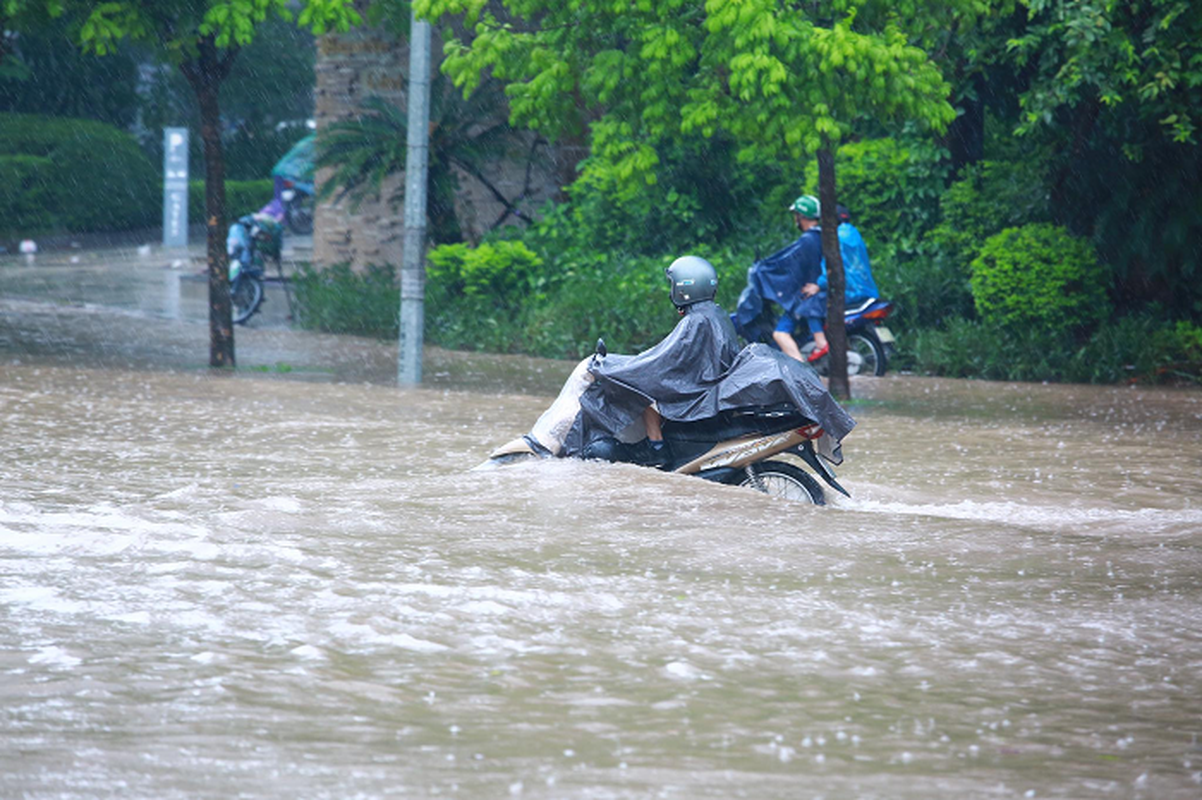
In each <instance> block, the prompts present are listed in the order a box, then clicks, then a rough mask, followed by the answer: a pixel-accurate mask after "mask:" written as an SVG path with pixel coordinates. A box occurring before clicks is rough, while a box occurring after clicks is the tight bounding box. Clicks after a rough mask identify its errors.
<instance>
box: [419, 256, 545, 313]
mask: <svg viewBox="0 0 1202 800" xmlns="http://www.w3.org/2000/svg"><path fill="white" fill-rule="evenodd" d="M427 261H428V266H427V268H426V277H427V279H428V280H429V282H430V283H431V284H433V285H434V286H435V287H436V289H437V290H439V291H444V292H449V293H452V294H456V293H462V294H464V295H467V296H469V297H471V296H481V297H487V298H490V299H492V300H493V301H494V302H496V303H497V304H498V305H502V306H519V305H521V304H522V303H524V302H526V301H529V300H537V299H538V298H537V296H538V293H539V292H540V291H541V290H542V289H544V288H545V287H546V284H547V276H546V275H544V274H543V273H542V271H541V269H540V267H542V265H543V260H542V259H541V258H539V257H538V255H536V254H535V253H534V252H533V251H532V250H531V249H530V248H528V247H527V246H526V245H525V244H523V243H522V242H520V241H498V242H493V243H489V242H485V243H484V244H481V245H480V246H479V247H469V246H468V245H466V244H444V245H441V246H439V247H435V248H434V249H433V250H431V251H430V252H429V254H428V256H427Z"/></svg>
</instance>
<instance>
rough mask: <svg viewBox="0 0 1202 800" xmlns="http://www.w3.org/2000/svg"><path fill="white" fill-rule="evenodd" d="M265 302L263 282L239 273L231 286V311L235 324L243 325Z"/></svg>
mask: <svg viewBox="0 0 1202 800" xmlns="http://www.w3.org/2000/svg"><path fill="white" fill-rule="evenodd" d="M262 303H263V284H261V283H259V281H257V280H255V279H254V278H251V277H248V276H246V275H239V276H238V277H237V278H235V279H234V283H233V284H232V285H231V286H230V311H231V312H232V315H233V318H234V324H236V325H243V324H245V323H246V321H247V320H248V319H250V318H251V316H252V315H253V314H254V313H255V312H256V311H258V310H259V306H260V305H261V304H262Z"/></svg>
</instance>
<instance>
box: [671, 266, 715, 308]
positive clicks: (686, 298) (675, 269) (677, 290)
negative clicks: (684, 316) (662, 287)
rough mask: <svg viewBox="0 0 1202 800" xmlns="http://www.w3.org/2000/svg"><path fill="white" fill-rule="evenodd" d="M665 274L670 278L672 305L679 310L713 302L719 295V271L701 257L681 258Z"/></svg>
mask: <svg viewBox="0 0 1202 800" xmlns="http://www.w3.org/2000/svg"><path fill="white" fill-rule="evenodd" d="M664 274H665V275H667V276H668V285H669V286H670V287H671V294H672V303H673V304H675V306H676V307H677V308H684V307H685V306H688V305H692V304H693V303H700V302H701V301H702V300H713V299H714V295H715V294H717V293H718V270H716V269H714V265H713V264H711V263H710V262H708V261H706V260H705V259H704V258H702V257H701V256H681V257H680V258H678V259H676V260H675V261H673V262H672V264H671V266H669V267H668V268H667V269H666V270H664Z"/></svg>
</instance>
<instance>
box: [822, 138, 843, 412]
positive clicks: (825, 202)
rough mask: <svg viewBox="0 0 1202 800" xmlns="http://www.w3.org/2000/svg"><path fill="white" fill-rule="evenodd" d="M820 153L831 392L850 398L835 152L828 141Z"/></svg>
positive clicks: (839, 397)
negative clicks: (836, 208)
mask: <svg viewBox="0 0 1202 800" xmlns="http://www.w3.org/2000/svg"><path fill="white" fill-rule="evenodd" d="M824 144H825V145H826V146H825V147H823V148H822V149H821V150H819V151H818V202H819V204H820V205H821V207H822V219H821V222H822V257H823V258H825V259H826V338H827V340H828V341H829V342H830V347H831V353H830V357H829V359H828V362H829V364H830V391H831V394H832V395H834V396H835V398H836V399H838V400H849V399H851V384H850V383H849V382H848V380H847V328H846V326H845V325H844V322H843V305H844V303H843V300H844V298H843V293H844V285H845V283H846V282H845V280H844V278H843V255H842V253H840V252H839V218H838V214H837V213H836V211H835V203H836V202H837V200H836V197H835V151H834V148H833V144H832V143H831V142H829V141H827V142H824Z"/></svg>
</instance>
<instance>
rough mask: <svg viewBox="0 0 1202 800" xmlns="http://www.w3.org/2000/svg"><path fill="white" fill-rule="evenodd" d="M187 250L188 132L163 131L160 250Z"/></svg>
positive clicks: (186, 130) (174, 129)
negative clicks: (175, 248)
mask: <svg viewBox="0 0 1202 800" xmlns="http://www.w3.org/2000/svg"><path fill="white" fill-rule="evenodd" d="M187 246H188V129H187V128H164V129H163V247H187Z"/></svg>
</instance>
